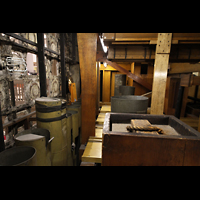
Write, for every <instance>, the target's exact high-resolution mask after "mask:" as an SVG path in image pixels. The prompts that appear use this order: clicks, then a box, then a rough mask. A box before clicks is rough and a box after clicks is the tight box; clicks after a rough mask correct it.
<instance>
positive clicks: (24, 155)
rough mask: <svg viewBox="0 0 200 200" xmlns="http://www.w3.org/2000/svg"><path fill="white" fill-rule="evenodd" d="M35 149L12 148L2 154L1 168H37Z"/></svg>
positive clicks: (0, 154) (0, 155)
mask: <svg viewBox="0 0 200 200" xmlns="http://www.w3.org/2000/svg"><path fill="white" fill-rule="evenodd" d="M35 154H36V149H35V148H33V147H25V146H21V147H12V148H10V149H6V150H4V151H2V152H1V153H0V166H37V158H36V156H35Z"/></svg>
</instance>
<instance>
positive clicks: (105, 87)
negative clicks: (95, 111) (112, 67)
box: [102, 71, 111, 102]
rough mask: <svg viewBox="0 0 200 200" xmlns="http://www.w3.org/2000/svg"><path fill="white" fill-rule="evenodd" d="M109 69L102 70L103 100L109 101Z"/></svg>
mask: <svg viewBox="0 0 200 200" xmlns="http://www.w3.org/2000/svg"><path fill="white" fill-rule="evenodd" d="M110 76H111V72H110V71H103V92H102V93H103V97H102V101H103V102H110Z"/></svg>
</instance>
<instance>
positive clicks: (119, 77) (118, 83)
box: [114, 74, 126, 96]
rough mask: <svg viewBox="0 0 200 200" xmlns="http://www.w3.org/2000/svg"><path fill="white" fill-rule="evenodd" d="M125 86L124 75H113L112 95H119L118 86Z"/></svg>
mask: <svg viewBox="0 0 200 200" xmlns="http://www.w3.org/2000/svg"><path fill="white" fill-rule="evenodd" d="M121 85H126V75H125V74H115V91H114V95H115V96H117V95H120V91H119V86H121Z"/></svg>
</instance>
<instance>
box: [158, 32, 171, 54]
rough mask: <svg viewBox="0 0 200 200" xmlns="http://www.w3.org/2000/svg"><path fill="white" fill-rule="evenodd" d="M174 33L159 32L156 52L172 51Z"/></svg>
mask: <svg viewBox="0 0 200 200" xmlns="http://www.w3.org/2000/svg"><path fill="white" fill-rule="evenodd" d="M171 40H172V33H159V34H158V41H157V46H156V53H157V54H158V53H170V49H171Z"/></svg>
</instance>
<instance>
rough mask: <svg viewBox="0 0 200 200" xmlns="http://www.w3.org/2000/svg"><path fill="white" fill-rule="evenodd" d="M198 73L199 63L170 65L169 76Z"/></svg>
mask: <svg viewBox="0 0 200 200" xmlns="http://www.w3.org/2000/svg"><path fill="white" fill-rule="evenodd" d="M190 72H200V63H196V64H190V63H170V69H169V74H177V73H190Z"/></svg>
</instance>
